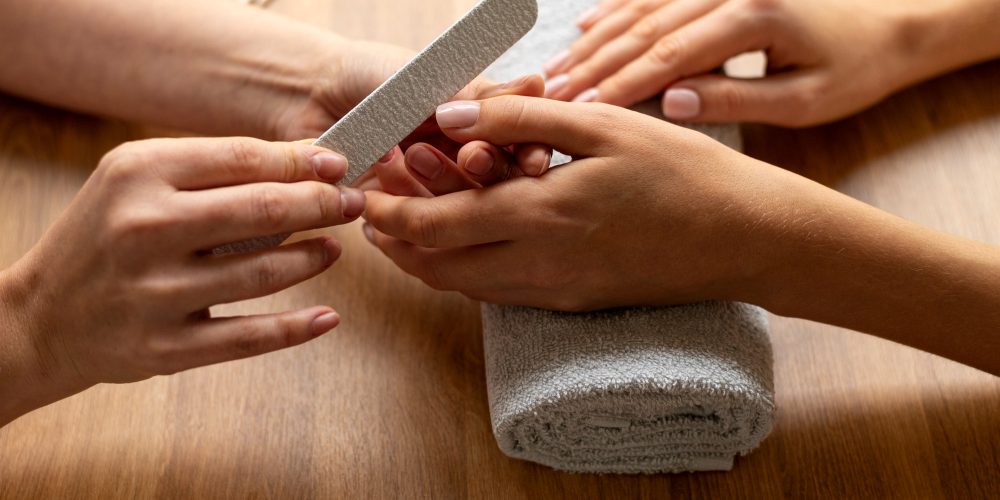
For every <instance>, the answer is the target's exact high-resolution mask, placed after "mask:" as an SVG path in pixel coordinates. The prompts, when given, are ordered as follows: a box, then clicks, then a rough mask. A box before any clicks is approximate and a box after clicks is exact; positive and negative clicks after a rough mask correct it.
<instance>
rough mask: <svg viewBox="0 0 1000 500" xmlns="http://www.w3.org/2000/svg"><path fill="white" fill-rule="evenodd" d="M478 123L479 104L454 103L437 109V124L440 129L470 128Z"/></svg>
mask: <svg viewBox="0 0 1000 500" xmlns="http://www.w3.org/2000/svg"><path fill="white" fill-rule="evenodd" d="M477 121H479V103H478V102H475V101H455V102H449V103H445V104H442V105H440V106H438V109H437V122H438V126H439V127H441V128H465V127H471V126H473V125H475V124H476V122H477Z"/></svg>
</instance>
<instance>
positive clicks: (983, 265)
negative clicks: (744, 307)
mask: <svg viewBox="0 0 1000 500" xmlns="http://www.w3.org/2000/svg"><path fill="white" fill-rule="evenodd" d="M796 198H798V199H796ZM788 203H789V206H790V207H796V208H795V209H794V210H790V212H791V214H789V215H787V217H788V223H787V224H784V225H782V227H783V232H782V233H781V235H775V237H776V238H778V239H776V240H775V242H774V244H773V246H772V247H771V254H770V255H769V259H770V261H771V262H772V263H774V265H773V266H772V267H771V268H770V271H769V272H768V273H767V277H766V278H765V279H763V280H762V281H761V284H762V285H763V286H762V287H761V288H760V289H758V290H757V293H756V296H757V297H758V298H762V300H760V301H759V303H761V304H762V305H764V306H765V307H766V308H768V309H770V310H771V311H773V312H775V313H776V314H781V315H785V316H793V317H800V318H806V319H810V320H814V321H819V322H823V323H828V324H833V325H838V326H843V327H846V328H850V329H853V330H857V331H861V332H865V333H870V334H873V335H877V336H879V337H883V338H886V339H888V340H892V341H895V342H899V343H901V344H906V345H909V346H912V347H915V348H918V349H921V350H924V351H928V352H932V353H935V354H938V355H941V356H944V357H947V358H950V359H953V360H956V361H959V362H961V363H964V364H967V365H970V366H974V367H976V368H979V369H981V370H985V371H987V372H990V373H993V374H1000V356H998V353H1000V249H997V248H996V247H991V246H989V245H986V244H983V243H978V242H974V241H970V240H965V239H963V238H959V237H956V236H952V235H948V234H944V233H940V232H937V231H934V230H931V229H928V228H925V227H922V226H919V225H917V224H914V223H911V222H908V221H905V220H903V219H900V218H898V217H895V216H892V215H890V214H887V213H885V212H882V211H880V210H877V209H875V208H873V207H870V206H868V205H865V204H863V203H861V202H859V201H856V200H853V199H850V198H848V197H846V196H844V195H841V194H839V193H835V192H833V191H832V190H827V189H823V188H819V187H818V186H817V189H816V190H815V191H813V194H812V195H799V196H796V195H794V194H793V195H790V196H789V200H788Z"/></svg>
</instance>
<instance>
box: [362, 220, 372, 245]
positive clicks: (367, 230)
mask: <svg viewBox="0 0 1000 500" xmlns="http://www.w3.org/2000/svg"><path fill="white" fill-rule="evenodd" d="M361 232H362V233H363V234H364V235H365V239H366V240H368V243H371V244H372V245H374V244H375V228H374V227H373V226H372V225H371V224H370V223H368V222H365V223H364V224H363V225H362V226H361Z"/></svg>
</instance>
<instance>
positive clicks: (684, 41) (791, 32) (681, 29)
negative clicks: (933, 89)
mask: <svg viewBox="0 0 1000 500" xmlns="http://www.w3.org/2000/svg"><path fill="white" fill-rule="evenodd" d="M921 9H924V8H923V7H920V8H918V6H915V5H913V4H912V2H906V1H900V0H894V1H889V2H867V1H863V0H844V1H828V0H797V1H782V0H607V1H605V2H604V3H603V4H601V5H600V6H599V7H598V8H597V9H595V10H594V11H591V12H589V13H588V14H586V15H585V16H584V17H583V18H582V19H581V23H580V24H581V28H582V29H583V30H585V33H584V35H583V36H582V37H581V38H580V39H579V40H578V41H577V42H576V43H574V44H573V46H572V48H570V49H569V50H568V51H566V52H564V53H562V54H560V55H558V56H556V57H555V58H554V59H553V60H552V61H550V62H549V63H548V64H547V65H546V70H547V73H548V75H549V76H550V77H552V78H551V79H550V80H549V82H548V85H549V88H548V92H547V95H548V96H549V97H553V98H557V99H563V100H570V99H576V100H586V101H600V102H605V103H610V104H616V105H621V106H631V105H633V104H635V103H637V102H640V101H643V100H646V99H648V98H651V97H654V96H656V95H658V94H660V93H661V92H663V91H664V90H665V89H666V93H665V94H664V97H663V101H662V104H663V112H664V115H666V116H667V117H668V118H672V119H677V120H687V121H697V122H734V121H750V122H763V123H772V124H778V125H786V126H804V125H812V124H818V123H823V122H828V121H832V120H835V119H837V118H841V117H844V116H846V115H848V114H851V113H854V112H856V111H859V110H861V109H864V108H866V107H868V106H871V105H873V104H874V103H876V102H878V101H880V100H881V99H883V98H884V97H886V96H887V95H889V94H890V93H892V92H894V91H896V90H898V89H900V88H901V87H904V86H906V85H909V84H911V83H914V82H915V81H917V80H919V79H921V78H923V77H926V76H928V75H926V74H925V73H926V71H923V68H924V67H925V66H926V64H925V62H926V60H928V59H932V58H934V57H936V56H935V55H934V54H933V53H930V52H928V53H922V54H917V53H915V47H916V46H915V44H913V43H912V41H913V40H914V37H913V35H914V34H915V32H914V30H915V26H914V25H915V23H914V22H913V21H912V19H911V18H912V17H914V16H915V14H914V13H915V12H917V11H919V10H921ZM755 50H763V51H766V53H767V57H768V68H769V70H770V71H769V72H770V73H771V75H769V76H767V77H765V78H762V79H754V80H741V79H735V78H728V77H725V76H723V75H720V74H717V73H715V70H716V69H717V68H719V67H721V66H722V63H723V62H725V61H726V60H727V59H729V58H731V57H733V56H736V55H739V54H741V53H744V52H749V51H755ZM921 71H923V72H921Z"/></svg>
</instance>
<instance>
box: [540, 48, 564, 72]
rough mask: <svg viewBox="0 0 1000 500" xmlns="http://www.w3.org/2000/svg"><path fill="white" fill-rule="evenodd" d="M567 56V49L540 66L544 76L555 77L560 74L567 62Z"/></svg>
mask: <svg viewBox="0 0 1000 500" xmlns="http://www.w3.org/2000/svg"><path fill="white" fill-rule="evenodd" d="M569 56H570V51H569V49H566V50H564V51H562V52H560V53H558V54H556V55H555V56H554V57H552V59H549V62H547V63H545V64H544V65H542V69H544V70H545V74H547V75H556V74H559V73H561V72H562V71H561V70H562V68H563V66H565V65H566V63H567V62H569Z"/></svg>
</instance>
